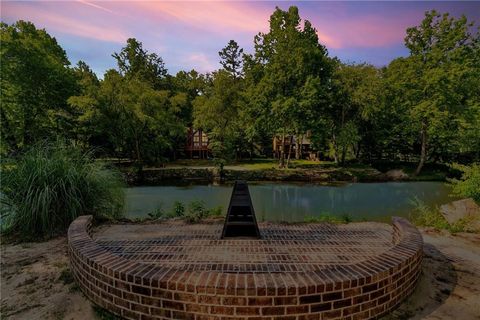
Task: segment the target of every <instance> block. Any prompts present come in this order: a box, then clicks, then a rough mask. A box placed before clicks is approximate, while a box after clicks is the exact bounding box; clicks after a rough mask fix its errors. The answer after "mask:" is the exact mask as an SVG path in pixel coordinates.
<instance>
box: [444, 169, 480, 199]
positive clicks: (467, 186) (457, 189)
mask: <svg viewBox="0 0 480 320" xmlns="http://www.w3.org/2000/svg"><path fill="white" fill-rule="evenodd" d="M452 167H453V168H454V169H457V170H460V171H461V172H462V173H463V174H462V177H461V178H460V180H458V179H452V180H450V182H451V184H452V187H453V189H452V191H453V193H454V194H455V195H457V196H461V197H466V198H472V199H473V200H475V201H476V202H477V203H480V164H478V163H476V164H472V165H471V166H463V165H459V164H453V165H452Z"/></svg>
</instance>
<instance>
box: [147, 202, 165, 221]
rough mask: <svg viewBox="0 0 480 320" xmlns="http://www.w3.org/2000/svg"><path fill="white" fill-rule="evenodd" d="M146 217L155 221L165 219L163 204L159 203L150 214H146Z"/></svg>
mask: <svg viewBox="0 0 480 320" xmlns="http://www.w3.org/2000/svg"><path fill="white" fill-rule="evenodd" d="M148 216H149V217H150V218H151V219H155V220H157V219H162V218H165V217H166V216H167V215H166V213H165V211H164V210H163V204H161V203H160V204H159V205H158V206H157V208H155V209H154V210H153V211H152V212H149V213H148Z"/></svg>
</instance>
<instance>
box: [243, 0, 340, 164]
mask: <svg viewBox="0 0 480 320" xmlns="http://www.w3.org/2000/svg"><path fill="white" fill-rule="evenodd" d="M254 43H255V54H254V56H253V57H246V59H247V60H248V61H247V63H246V65H247V68H248V69H247V70H248V72H249V73H251V74H250V75H247V78H248V81H251V85H253V86H254V88H253V89H251V90H249V99H250V103H251V104H252V106H251V107H250V108H249V109H250V110H252V113H253V114H257V115H258V114H262V116H260V117H259V118H261V119H263V120H265V121H268V122H269V127H270V128H271V129H273V132H271V133H272V134H275V135H279V136H280V137H281V148H280V150H281V151H280V152H281V153H280V160H279V166H280V167H284V166H285V160H286V159H285V152H284V146H285V139H286V137H287V135H289V134H290V135H291V134H296V135H297V137H298V136H299V135H300V134H301V133H303V132H304V131H306V130H307V129H308V128H309V126H310V122H311V121H312V119H314V118H316V117H317V116H318V114H317V113H318V111H319V110H320V109H321V108H322V107H323V106H324V102H325V98H324V97H326V96H327V91H328V81H329V80H328V79H329V78H330V75H331V62H330V59H329V58H328V57H327V50H326V48H325V47H324V46H323V45H321V44H320V43H319V40H318V36H317V33H316V30H315V28H314V27H313V26H312V25H311V23H310V22H309V21H308V20H305V21H303V23H302V20H301V18H300V15H299V13H298V8H297V7H294V6H292V7H290V8H289V9H288V11H283V10H281V9H279V8H276V9H275V12H274V13H273V14H272V15H271V17H270V29H269V32H267V33H259V34H258V35H257V36H255V40H254ZM289 154H290V153H289Z"/></svg>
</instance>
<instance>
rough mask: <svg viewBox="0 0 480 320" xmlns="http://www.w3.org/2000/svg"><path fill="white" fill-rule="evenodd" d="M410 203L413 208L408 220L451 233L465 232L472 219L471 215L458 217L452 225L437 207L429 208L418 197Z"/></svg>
mask: <svg viewBox="0 0 480 320" xmlns="http://www.w3.org/2000/svg"><path fill="white" fill-rule="evenodd" d="M412 204H413V205H414V209H413V211H412V212H411V213H410V220H411V221H412V222H413V223H415V224H416V225H418V226H422V227H432V228H435V229H438V230H448V231H450V232H452V233H456V232H465V230H466V229H467V227H468V226H469V224H470V223H471V221H472V220H471V219H473V217H470V218H464V219H460V220H458V221H457V222H456V223H454V224H453V225H452V224H449V223H448V221H447V220H446V219H445V217H444V216H443V215H442V214H441V212H440V210H439V208H438V207H435V208H431V207H429V206H427V205H426V204H425V203H423V202H422V201H421V200H419V199H418V198H415V199H413V201H412Z"/></svg>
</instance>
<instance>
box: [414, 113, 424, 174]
mask: <svg viewBox="0 0 480 320" xmlns="http://www.w3.org/2000/svg"><path fill="white" fill-rule="evenodd" d="M420 136H421V139H422V148H421V151H420V162H419V163H418V166H417V169H416V170H415V173H414V175H415V176H417V175H419V174H420V171H422V168H423V165H424V164H425V160H426V158H427V123H426V121H425V120H423V121H422V130H421V131H420Z"/></svg>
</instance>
